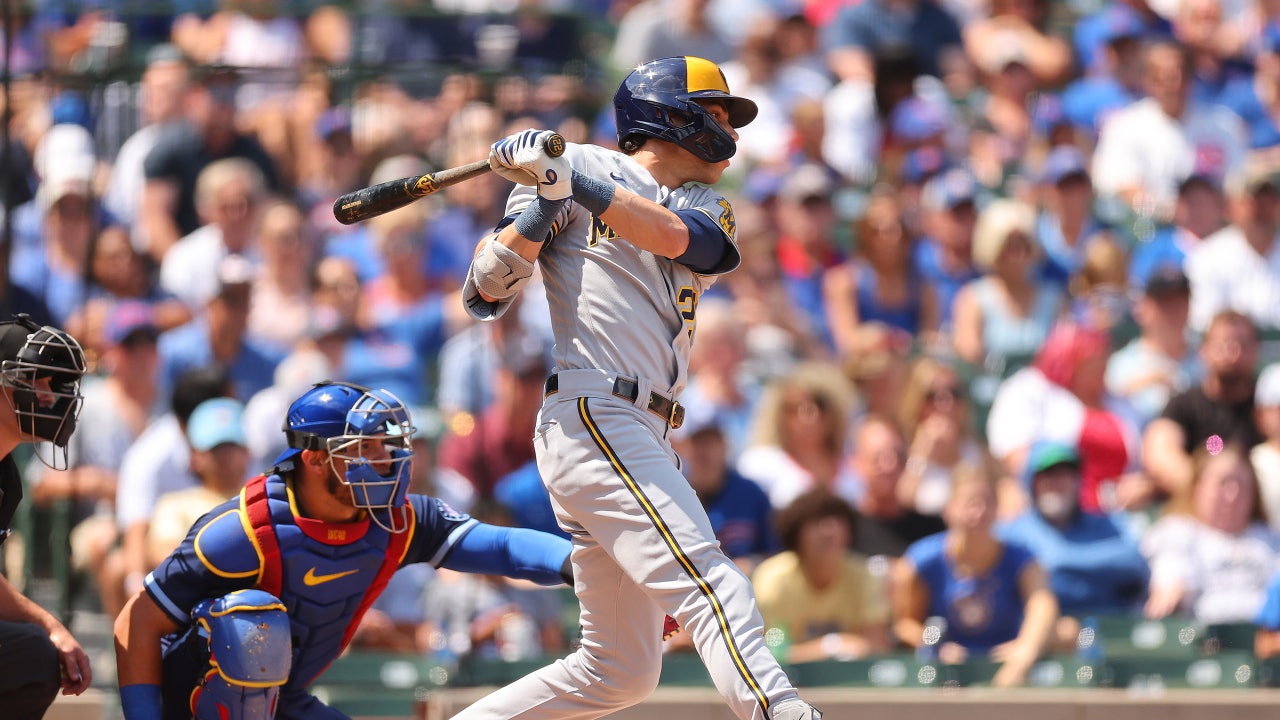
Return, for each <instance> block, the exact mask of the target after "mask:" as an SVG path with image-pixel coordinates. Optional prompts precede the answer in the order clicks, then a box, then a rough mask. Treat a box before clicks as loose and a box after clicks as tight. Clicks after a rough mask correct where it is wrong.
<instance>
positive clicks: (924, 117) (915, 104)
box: [889, 97, 947, 142]
mask: <svg viewBox="0 0 1280 720" xmlns="http://www.w3.org/2000/svg"><path fill="white" fill-rule="evenodd" d="M889 128H890V132H891V133H892V134H893V136H894V137H895V138H897V139H900V140H906V141H908V142H921V141H923V140H928V139H930V138H932V137H934V136H935V135H937V134H939V133H941V132H943V131H944V130H946V129H947V114H946V112H944V111H943V109H942V108H940V107H938V106H937V104H935V103H931V102H928V101H927V100H921V99H920V98H916V97H912V98H907V99H906V100H903V101H902V102H900V103H898V106H897V107H895V108H894V109H893V113H892V114H891V115H890V116H889Z"/></svg>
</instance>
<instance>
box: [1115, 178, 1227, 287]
mask: <svg viewBox="0 0 1280 720" xmlns="http://www.w3.org/2000/svg"><path fill="white" fill-rule="evenodd" d="M1225 209H1226V201H1225V199H1224V198H1223V196H1222V188H1221V187H1219V185H1218V183H1216V182H1214V181H1213V180H1211V179H1210V178H1208V177H1206V176H1204V175H1191V176H1190V177H1188V178H1187V179H1185V180H1183V181H1182V182H1181V183H1179V184H1178V199H1177V200H1176V201H1175V202H1174V206H1173V222H1172V223H1171V224H1168V225H1163V226H1161V227H1159V228H1157V229H1156V232H1155V234H1154V235H1153V236H1152V237H1151V239H1149V240H1146V241H1145V242H1139V243H1138V244H1136V245H1135V246H1134V248H1133V252H1132V253H1131V254H1130V256H1129V287H1130V289H1132V290H1136V291H1141V290H1142V288H1144V287H1146V285H1147V283H1148V282H1149V281H1150V280H1151V277H1152V276H1153V275H1155V274H1156V273H1157V272H1158V271H1160V270H1162V269H1164V268H1167V267H1173V268H1177V269H1178V270H1182V269H1184V265H1185V261H1186V258H1187V253H1189V252H1190V251H1191V249H1192V248H1194V247H1195V246H1196V245H1197V244H1198V243H1199V242H1200V241H1201V240H1203V239H1205V238H1207V237H1209V236H1210V235H1212V234H1213V233H1215V232H1217V231H1218V230H1220V229H1221V228H1222V225H1223V222H1224V217H1225Z"/></svg>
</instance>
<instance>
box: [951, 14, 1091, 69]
mask: <svg viewBox="0 0 1280 720" xmlns="http://www.w3.org/2000/svg"><path fill="white" fill-rule="evenodd" d="M1048 14H1049V2H1048V0H995V1H994V2H992V3H991V15H990V17H987V18H984V19H981V20H976V21H974V22H971V23H969V24H967V25H965V26H964V48H965V51H966V52H967V53H968V55H969V58H970V60H972V61H973V64H974V65H976V66H978V67H990V66H993V65H995V64H996V63H995V61H994V58H995V57H998V56H999V54H1000V53H1001V52H1004V51H1005V49H1007V48H1014V49H1016V51H1017V53H1018V54H1019V55H1020V56H1021V57H1023V58H1025V63H1026V67H1027V69H1028V70H1030V71H1031V73H1032V74H1033V75H1034V76H1035V80H1036V82H1037V83H1043V84H1045V85H1054V84H1056V83H1058V82H1059V81H1061V80H1062V79H1063V78H1064V77H1065V75H1066V73H1067V71H1068V70H1069V69H1070V68H1071V46H1070V45H1068V44H1067V43H1066V42H1065V41H1063V40H1062V39H1061V38H1059V37H1055V36H1053V35H1049V34H1047V33H1045V32H1044V27H1045V23H1046V21H1047V20H1048Z"/></svg>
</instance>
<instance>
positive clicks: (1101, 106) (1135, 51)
mask: <svg viewBox="0 0 1280 720" xmlns="http://www.w3.org/2000/svg"><path fill="white" fill-rule="evenodd" d="M1090 25H1091V26H1092V27H1093V28H1094V29H1095V33H1094V34H1095V38H1094V42H1096V43H1097V44H1096V49H1095V50H1094V59H1093V60H1091V61H1086V62H1082V64H1084V65H1085V68H1086V70H1085V73H1084V75H1083V77H1080V78H1077V79H1075V80H1073V81H1071V82H1070V83H1069V84H1068V85H1067V87H1066V88H1065V89H1064V90H1063V91H1062V109H1063V112H1064V113H1065V114H1066V117H1067V119H1068V120H1070V121H1071V123H1072V125H1074V126H1075V127H1076V128H1077V129H1079V130H1080V131H1081V132H1082V134H1084V135H1085V136H1086V137H1088V138H1090V139H1093V138H1097V137H1098V133H1099V132H1100V131H1101V130H1102V126H1103V124H1105V122H1106V120H1107V118H1108V117H1109V116H1110V114H1111V113H1112V112H1114V111H1115V110H1119V109H1120V108H1123V107H1125V106H1127V105H1129V104H1130V103H1133V102H1134V101H1136V100H1138V99H1139V98H1141V97H1142V62H1141V57H1142V41H1143V38H1144V37H1145V36H1146V35H1147V34H1148V33H1149V32H1150V30H1149V28H1148V27H1147V24H1146V23H1145V22H1144V21H1143V19H1142V16H1141V15H1140V14H1139V13H1138V12H1137V11H1136V10H1134V9H1133V8H1131V7H1129V6H1128V5H1125V4H1124V3H1119V2H1113V3H1108V4H1107V5H1106V7H1104V8H1102V9H1101V11H1100V12H1098V14H1097V15H1094V16H1093V17H1092V18H1090V19H1089V20H1086V21H1082V22H1081V23H1079V24H1077V25H1076V29H1077V33H1080V32H1082V31H1084V30H1086V28H1088V27H1089V26H1090ZM1077 37H1078V35H1077ZM1077 50H1078V51H1079V50H1080V48H1077ZM1081 60H1082V61H1084V60H1087V59H1086V58H1081Z"/></svg>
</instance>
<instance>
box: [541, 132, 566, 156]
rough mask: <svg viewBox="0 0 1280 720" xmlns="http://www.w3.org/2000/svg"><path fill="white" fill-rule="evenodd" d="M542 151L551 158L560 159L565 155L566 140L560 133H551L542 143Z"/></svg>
mask: <svg viewBox="0 0 1280 720" xmlns="http://www.w3.org/2000/svg"><path fill="white" fill-rule="evenodd" d="M542 149H543V150H546V151H547V154H548V155H550V156H551V157H560V156H561V155H563V154H564V138H563V137H561V136H560V133H551V134H550V135H548V136H547V139H546V140H543V141H542Z"/></svg>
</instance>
